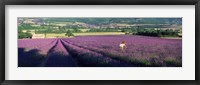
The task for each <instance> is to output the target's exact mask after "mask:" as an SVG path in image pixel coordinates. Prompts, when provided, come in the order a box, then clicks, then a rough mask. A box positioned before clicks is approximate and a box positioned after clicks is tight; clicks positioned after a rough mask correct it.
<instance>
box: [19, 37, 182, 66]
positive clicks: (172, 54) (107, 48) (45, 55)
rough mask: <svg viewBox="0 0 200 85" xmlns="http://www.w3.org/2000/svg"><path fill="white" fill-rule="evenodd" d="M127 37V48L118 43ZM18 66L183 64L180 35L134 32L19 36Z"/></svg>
mask: <svg viewBox="0 0 200 85" xmlns="http://www.w3.org/2000/svg"><path fill="white" fill-rule="evenodd" d="M122 41H126V44H127V48H126V49H124V50H121V49H120V48H119V44H120V43H121V42H122ZM18 66H19V67H182V39H167V38H159V37H148V36H136V35H109V36H108V35H107V36H106V35H105V36H76V37H74V38H43V39H18Z"/></svg>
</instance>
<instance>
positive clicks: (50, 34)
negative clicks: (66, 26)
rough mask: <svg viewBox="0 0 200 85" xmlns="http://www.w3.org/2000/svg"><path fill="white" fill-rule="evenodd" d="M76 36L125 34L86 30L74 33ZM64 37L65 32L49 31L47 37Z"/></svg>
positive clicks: (121, 33)
mask: <svg viewBox="0 0 200 85" xmlns="http://www.w3.org/2000/svg"><path fill="white" fill-rule="evenodd" d="M73 34H74V36H88V35H124V34H125V33H123V32H84V33H73ZM56 37H59V38H62V37H67V36H65V33H57V34H56V33H48V34H47V35H46V38H56Z"/></svg>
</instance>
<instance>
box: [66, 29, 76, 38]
mask: <svg viewBox="0 0 200 85" xmlns="http://www.w3.org/2000/svg"><path fill="white" fill-rule="evenodd" d="M65 36H68V37H70V36H74V34H73V33H72V32H71V31H70V30H67V32H66V34H65Z"/></svg>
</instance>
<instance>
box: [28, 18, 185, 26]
mask: <svg viewBox="0 0 200 85" xmlns="http://www.w3.org/2000/svg"><path fill="white" fill-rule="evenodd" d="M29 19H30V18H29ZM33 19H40V21H44V22H46V23H47V22H48V23H53V22H83V23H87V24H92V25H107V24H111V23H121V24H177V25H182V18H33Z"/></svg>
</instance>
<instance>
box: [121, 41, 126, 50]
mask: <svg viewBox="0 0 200 85" xmlns="http://www.w3.org/2000/svg"><path fill="white" fill-rule="evenodd" d="M119 47H120V49H121V50H122V51H123V50H124V49H126V48H127V47H126V42H125V41H122V43H120V44H119Z"/></svg>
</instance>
